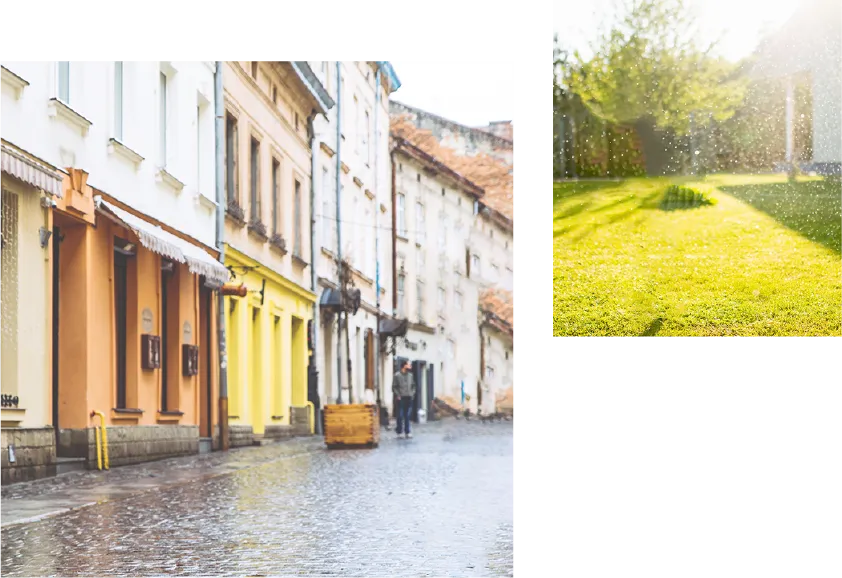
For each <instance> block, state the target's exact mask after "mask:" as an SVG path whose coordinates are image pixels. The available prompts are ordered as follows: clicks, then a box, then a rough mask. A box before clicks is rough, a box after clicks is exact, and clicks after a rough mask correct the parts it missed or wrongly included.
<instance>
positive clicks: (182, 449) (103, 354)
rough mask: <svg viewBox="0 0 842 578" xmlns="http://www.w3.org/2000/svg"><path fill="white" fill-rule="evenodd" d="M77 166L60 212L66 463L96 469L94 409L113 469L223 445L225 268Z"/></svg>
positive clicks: (59, 366) (61, 449)
mask: <svg viewBox="0 0 842 578" xmlns="http://www.w3.org/2000/svg"><path fill="white" fill-rule="evenodd" d="M69 172H70V175H69V176H67V177H65V179H64V190H63V193H64V195H63V197H62V198H59V199H57V206H56V207H55V209H54V210H53V211H52V216H53V219H52V220H53V223H52V225H53V236H54V242H53V253H52V267H53V277H54V285H53V288H54V289H53V347H54V353H53V355H54V357H53V363H54V364H55V367H54V376H55V379H54V386H53V387H54V397H55V402H54V412H55V414H56V415H55V416H54V418H56V419H57V422H56V424H57V427H58V430H59V431H58V440H57V447H56V450H57V452H56V453H57V455H58V457H59V461H61V459H62V458H64V459H66V460H67V459H72V458H76V459H77V460H80V459H81V460H85V462H86V465H87V466H88V467H95V466H96V445H95V437H94V431H93V429H92V426H96V425H99V418H98V417H93V418H92V415H91V414H92V412H96V411H98V412H101V413H102V414H103V415H104V418H105V423H106V425H107V426H108V445H109V449H108V451H109V457H110V462H111V464H112V465H123V464H128V463H135V462H141V461H148V460H151V459H157V458H162V457H167V456H174V455H182V454H189V453H197V452H198V451H199V444H200V438H206V439H208V438H214V441H215V442H216V443H218V430H217V429H216V427H215V424H217V411H216V403H215V402H214V400H215V399H216V398H217V395H218V393H217V377H218V372H217V371H216V368H217V367H218V363H217V348H216V343H217V337H216V323H215V320H216V299H214V298H213V288H214V287H218V286H219V285H220V284H222V283H224V282H225V281H226V280H227V279H228V271H227V270H226V269H225V268H224V267H223V266H222V265H221V264H220V263H219V262H217V260H216V256H213V255H211V254H209V253H208V251H209V250H210V249H207V248H206V247H204V246H203V245H201V244H200V243H199V242H198V241H196V240H194V239H192V238H190V237H188V236H187V235H185V234H183V233H180V232H178V231H175V230H173V229H172V228H170V227H168V226H166V225H163V224H162V223H160V222H158V221H156V220H154V219H152V218H150V217H148V216H145V215H143V214H140V213H139V212H137V211H135V210H133V209H131V208H130V207H128V206H126V205H124V204H122V203H120V202H119V201H117V200H115V199H114V198H113V197H111V196H109V195H108V194H107V193H106V192H104V191H97V190H94V189H92V188H91V187H90V186H88V185H87V184H86V181H87V173H85V172H84V171H81V170H77V169H69ZM206 249H207V250H206ZM215 445H216V444H215Z"/></svg>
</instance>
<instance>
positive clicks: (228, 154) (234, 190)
mask: <svg viewBox="0 0 842 578" xmlns="http://www.w3.org/2000/svg"><path fill="white" fill-rule="evenodd" d="M238 142H239V135H238V131H237V119H236V118H234V117H233V116H232V115H230V114H227V113H226V115H225V193H226V197H227V199H228V203H229V204H235V205H236V204H239V182H240V179H239V174H238V166H239V156H240V154H239V150H240V147H239V145H238Z"/></svg>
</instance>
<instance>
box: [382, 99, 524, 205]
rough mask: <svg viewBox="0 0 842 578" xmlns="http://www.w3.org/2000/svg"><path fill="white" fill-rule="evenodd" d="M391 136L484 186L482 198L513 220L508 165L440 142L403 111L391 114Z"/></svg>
mask: <svg viewBox="0 0 842 578" xmlns="http://www.w3.org/2000/svg"><path fill="white" fill-rule="evenodd" d="M391 132H392V135H393V136H396V137H398V138H402V139H405V140H406V141H408V142H409V143H411V144H413V145H415V146H416V147H418V148H419V149H421V150H422V151H424V152H425V153H427V154H428V155H430V156H432V157H434V158H435V159H436V160H437V161H439V162H441V163H443V164H444V165H446V166H448V167H449V168H450V169H452V170H453V171H455V172H456V173H459V174H460V175H462V176H463V177H465V178H466V179H468V180H469V181H471V182H473V183H475V184H476V185H478V186H480V187H482V188H483V189H484V190H485V195H483V198H482V202H483V203H484V204H485V205H487V206H488V207H490V208H492V209H494V210H495V211H497V212H499V213H500V214H502V215H503V216H505V217H506V218H507V219H509V220H514V206H513V205H514V196H513V191H514V176H513V174H512V166H511V165H509V164H507V163H506V162H504V161H502V160H500V159H497V158H494V157H492V156H489V155H487V154H482V153H480V154H477V155H473V156H468V155H462V154H459V153H458V152H457V151H455V150H454V149H452V148H450V147H448V146H446V145H444V144H442V142H441V141H440V140H438V139H437V138H436V137H435V136H434V135H433V133H432V132H431V131H429V130H424V129H420V128H418V127H417V126H415V124H414V123H413V122H412V118H411V117H410V115H407V114H399V115H393V116H392V121H391Z"/></svg>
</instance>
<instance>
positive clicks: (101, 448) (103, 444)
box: [91, 410, 109, 470]
mask: <svg viewBox="0 0 842 578" xmlns="http://www.w3.org/2000/svg"><path fill="white" fill-rule="evenodd" d="M95 415H98V416H99V423H100V427H98V428H96V464H97V468H98V469H100V470H101V469H103V466H105V469H106V470H107V469H109V468H108V465H109V464H108V434H106V432H105V416H104V415H102V412H99V411H96V410H92V411H91V418H93V417H94V416H95ZM103 462H104V463H103Z"/></svg>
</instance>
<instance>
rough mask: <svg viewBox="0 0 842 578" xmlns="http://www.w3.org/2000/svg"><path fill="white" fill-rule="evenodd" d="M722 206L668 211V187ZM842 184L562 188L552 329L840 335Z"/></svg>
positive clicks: (746, 179) (662, 183)
mask: <svg viewBox="0 0 842 578" xmlns="http://www.w3.org/2000/svg"><path fill="white" fill-rule="evenodd" d="M676 184H677V185H683V186H687V187H692V188H695V189H697V190H700V191H704V192H705V194H706V195H707V196H709V197H710V198H711V199H713V200H714V201H715V204H714V205H710V206H705V205H701V206H697V207H694V208H689V209H684V210H664V209H665V206H664V204H663V201H664V194H665V191H666V190H667V187H668V186H670V185H676ZM840 253H842V192H840V185H839V182H838V181H835V182H833V181H824V180H822V179H819V178H802V179H799V181H798V182H796V183H788V182H787V181H786V177H785V176H783V175H762V176H759V175H714V176H709V177H707V178H696V179H693V178H671V179H668V178H654V179H645V178H642V179H629V180H626V181H622V182H580V183H562V184H558V183H557V184H555V185H554V186H553V334H554V335H840V334H842V256H840Z"/></svg>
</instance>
